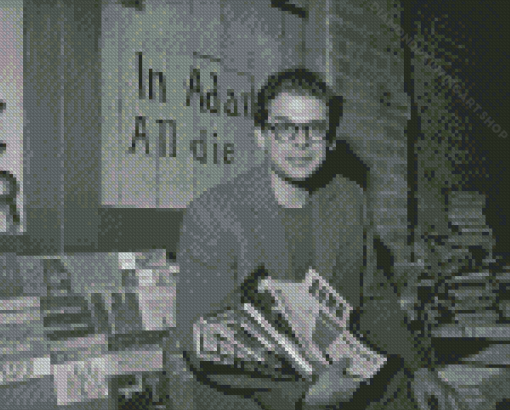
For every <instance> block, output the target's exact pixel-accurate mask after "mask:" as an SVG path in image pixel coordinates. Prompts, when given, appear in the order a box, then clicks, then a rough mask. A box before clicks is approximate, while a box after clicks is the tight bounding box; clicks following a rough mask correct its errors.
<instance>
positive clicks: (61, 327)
mask: <svg viewBox="0 0 510 410" xmlns="http://www.w3.org/2000/svg"><path fill="white" fill-rule="evenodd" d="M43 269H44V283H45V285H46V295H45V296H43V297H42V298H41V314H42V318H43V323H44V331H45V334H46V337H47V339H48V340H49V341H50V342H51V341H59V340H65V339H67V338H70V337H86V336H89V335H91V334H93V333H94V332H95V326H94V323H93V320H92V313H91V311H90V309H89V305H88V301H87V299H86V298H85V297H84V296H82V295H80V294H76V293H74V292H73V290H72V288H71V275H70V273H69V272H68V271H67V270H66V269H65V267H64V265H63V264H62V261H61V260H60V258H51V259H44V261H43Z"/></svg>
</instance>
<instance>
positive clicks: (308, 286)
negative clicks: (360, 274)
mask: <svg viewBox="0 0 510 410" xmlns="http://www.w3.org/2000/svg"><path fill="white" fill-rule="evenodd" d="M242 294H243V297H242V300H241V303H240V304H239V306H236V307H234V308H228V309H226V310H224V311H221V312H215V313H213V314H211V315H209V316H207V317H203V318H201V319H200V321H199V322H197V323H196V324H195V326H194V343H195V353H196V354H197V356H198V358H199V360H201V361H204V362H214V363H216V364H224V365H233V366H235V367H237V368H244V369H247V368H253V369H260V368H263V369H271V370H272V371H275V372H278V371H282V369H283V368H285V366H286V365H288V364H290V366H291V367H292V368H293V369H294V370H295V371H296V372H297V373H298V374H299V375H300V376H301V377H302V378H304V379H305V380H311V379H312V378H313V377H314V375H316V374H318V373H320V372H321V371H322V370H323V369H325V368H327V367H328V366H330V365H331V364H333V363H334V362H336V361H339V360H341V359H343V358H349V359H350V366H349V368H348V369H347V373H348V374H349V375H350V376H351V377H353V378H357V379H359V380H366V379H369V378H371V377H372V376H374V375H375V373H377V371H378V370H379V369H380V368H381V367H382V366H383V365H384V364H385V363H386V361H387V358H386V357H385V356H383V355H380V354H378V353H377V352H375V351H373V350H371V349H370V348H368V347H367V346H365V345H364V344H363V343H362V342H361V341H360V340H359V339H358V338H357V337H356V336H354V335H353V334H352V333H351V332H350V331H349V316H350V314H351V311H352V306H351V305H350V304H349V303H348V302H347V301H346V300H345V299H344V298H343V297H341V296H340V295H339V294H338V293H337V292H336V291H335V290H334V289H333V288H332V287H331V285H330V284H329V283H328V282H327V280H326V279H324V278H323V277H322V276H321V275H319V274H318V273H317V272H316V271H315V270H314V269H312V268H311V269H310V270H309V271H308V272H307V274H306V277H305V279H304V281H303V282H298V283H296V282H289V281H280V280H274V279H272V278H271V277H270V276H268V275H258V277H256V278H255V280H252V281H251V282H248V286H245V287H244V288H243V292H242Z"/></svg>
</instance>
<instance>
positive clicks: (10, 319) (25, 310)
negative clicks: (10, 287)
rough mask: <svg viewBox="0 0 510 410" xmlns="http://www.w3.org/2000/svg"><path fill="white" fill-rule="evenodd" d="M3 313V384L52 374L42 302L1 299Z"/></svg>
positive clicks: (0, 377) (0, 331) (0, 324)
mask: <svg viewBox="0 0 510 410" xmlns="http://www.w3.org/2000/svg"><path fill="white" fill-rule="evenodd" d="M0 312H1V313H0V358H1V369H0V384H6V383H13V382H19V381H23V380H25V379H27V378H33V377H41V376H43V375H45V374H46V373H47V374H49V371H48V372H47V371H46V370H47V369H46V367H45V366H46V365H45V363H46V359H47V360H48V364H49V354H48V353H49V352H48V347H47V344H46V340H45V337H44V331H43V323H42V318H41V314H40V298H38V297H18V298H9V299H1V300H0ZM41 366H42V367H41ZM45 369H46V370H45Z"/></svg>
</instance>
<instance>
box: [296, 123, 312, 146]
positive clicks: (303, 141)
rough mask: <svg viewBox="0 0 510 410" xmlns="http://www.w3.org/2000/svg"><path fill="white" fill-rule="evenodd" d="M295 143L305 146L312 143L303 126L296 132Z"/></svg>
mask: <svg viewBox="0 0 510 410" xmlns="http://www.w3.org/2000/svg"><path fill="white" fill-rule="evenodd" d="M294 143H295V144H296V145H297V146H303V147H307V146H308V145H310V141H309V140H308V137H307V135H306V131H305V130H304V129H303V128H302V127H299V128H298V131H297V133H296V138H295V139H294Z"/></svg>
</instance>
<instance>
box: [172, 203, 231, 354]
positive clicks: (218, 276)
mask: <svg viewBox="0 0 510 410" xmlns="http://www.w3.org/2000/svg"><path fill="white" fill-rule="evenodd" d="M226 219H227V218H226V216H225V215H224V214H223V213H222V212H221V210H220V209H218V205H217V203H216V201H215V199H214V198H209V196H202V197H200V198H199V199H198V200H196V201H194V202H193V203H192V204H191V206H190V207H189V208H188V209H187V211H186V213H185V216H184V218H183V222H182V228H181V236H180V241H179V249H178V253H177V262H178V264H179V278H178V283H177V292H176V293H177V297H176V302H177V303H176V316H177V326H176V330H177V337H178V338H179V341H180V345H181V348H182V349H183V350H185V351H191V350H192V349H193V344H192V340H193V339H192V336H193V323H195V322H196V321H197V320H198V319H199V318H200V317H201V316H203V315H205V314H208V313H210V312H212V311H215V310H218V309H220V308H221V307H223V304H224V303H225V300H226V299H228V297H229V296H231V295H232V293H233V291H234V289H235V282H236V274H237V255H238V254H237V246H236V243H235V241H234V238H233V237H232V234H231V233H230V232H229V229H228V225H229V221H228V220H226Z"/></svg>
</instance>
